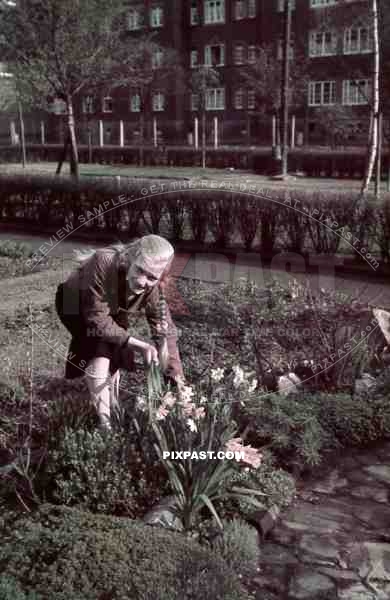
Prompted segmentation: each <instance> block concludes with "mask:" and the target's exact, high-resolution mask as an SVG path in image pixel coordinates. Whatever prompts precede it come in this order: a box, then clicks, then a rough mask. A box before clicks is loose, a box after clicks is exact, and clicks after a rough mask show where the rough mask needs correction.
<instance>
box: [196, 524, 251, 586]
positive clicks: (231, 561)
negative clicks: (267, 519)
mask: <svg viewBox="0 0 390 600" xmlns="http://www.w3.org/2000/svg"><path fill="white" fill-rule="evenodd" d="M222 524H223V531H221V530H220V529H218V528H217V527H216V526H215V524H213V523H212V522H211V523H210V522H206V523H205V525H204V526H203V540H207V544H208V546H209V548H211V549H212V550H213V551H214V552H216V553H217V554H219V555H220V556H221V557H222V558H223V559H224V560H225V561H226V562H227V564H228V565H229V567H230V568H231V569H233V571H235V572H236V573H237V574H238V575H247V574H248V575H249V574H250V573H251V572H252V573H253V572H254V571H255V570H256V568H257V566H258V564H259V560H260V548H259V534H258V532H257V530H256V529H255V528H254V527H253V526H252V525H249V524H248V523H246V522H245V521H243V520H241V519H232V520H230V521H227V520H223V521H222ZM206 528H207V530H208V531H207V533H206V535H205V533H204V531H205V530H206ZM204 543H205V542H204Z"/></svg>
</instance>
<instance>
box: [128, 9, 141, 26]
mask: <svg viewBox="0 0 390 600" xmlns="http://www.w3.org/2000/svg"><path fill="white" fill-rule="evenodd" d="M141 27H142V13H141V8H136V7H133V8H130V9H129V12H128V15H127V29H128V31H136V30H137V29H141Z"/></svg>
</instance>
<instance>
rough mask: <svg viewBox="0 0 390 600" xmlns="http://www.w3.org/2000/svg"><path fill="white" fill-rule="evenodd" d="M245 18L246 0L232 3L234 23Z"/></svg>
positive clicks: (237, 0)
mask: <svg viewBox="0 0 390 600" xmlns="http://www.w3.org/2000/svg"><path fill="white" fill-rule="evenodd" d="M245 17H246V0H236V1H235V3H234V18H235V20H236V21H240V20H241V19H245Z"/></svg>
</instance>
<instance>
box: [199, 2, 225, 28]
mask: <svg viewBox="0 0 390 600" xmlns="http://www.w3.org/2000/svg"><path fill="white" fill-rule="evenodd" d="M218 5H220V7H219V8H218ZM203 15H204V24H205V25H215V24H218V23H225V22H226V7H225V0H203ZM218 16H219V18H218Z"/></svg>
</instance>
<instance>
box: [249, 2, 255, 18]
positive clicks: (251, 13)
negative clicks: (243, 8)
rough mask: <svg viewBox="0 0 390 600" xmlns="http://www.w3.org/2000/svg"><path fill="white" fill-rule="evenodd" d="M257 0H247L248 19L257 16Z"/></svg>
mask: <svg viewBox="0 0 390 600" xmlns="http://www.w3.org/2000/svg"><path fill="white" fill-rule="evenodd" d="M256 4H257V0H248V9H247V10H248V19H254V18H256V16H257V5H256Z"/></svg>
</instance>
